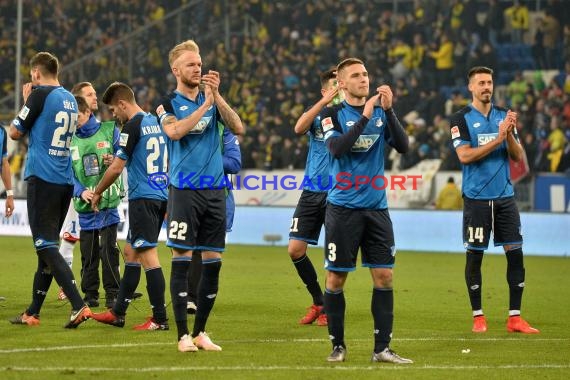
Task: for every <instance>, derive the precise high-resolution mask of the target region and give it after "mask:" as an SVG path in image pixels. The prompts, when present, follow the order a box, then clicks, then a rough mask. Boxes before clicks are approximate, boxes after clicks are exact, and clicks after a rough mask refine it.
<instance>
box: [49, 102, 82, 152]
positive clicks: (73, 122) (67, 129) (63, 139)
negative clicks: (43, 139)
mask: <svg viewBox="0 0 570 380" xmlns="http://www.w3.org/2000/svg"><path fill="white" fill-rule="evenodd" d="M55 122H56V123H58V124H61V127H57V128H56V129H55V131H54V132H53V138H52V139H51V146H53V147H54V148H65V149H69V145H70V144H71V136H73V133H74V132H75V128H76V127H77V114H76V113H68V112H65V111H59V112H58V113H57V114H55Z"/></svg>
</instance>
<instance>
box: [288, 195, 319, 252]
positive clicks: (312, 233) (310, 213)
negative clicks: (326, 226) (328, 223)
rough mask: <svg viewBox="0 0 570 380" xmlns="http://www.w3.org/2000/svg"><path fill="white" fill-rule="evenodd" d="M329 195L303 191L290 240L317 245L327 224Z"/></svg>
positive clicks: (296, 209) (291, 228) (290, 232)
mask: <svg viewBox="0 0 570 380" xmlns="http://www.w3.org/2000/svg"><path fill="white" fill-rule="evenodd" d="M326 209H327V193H326V192H324V193H317V192H315V191H307V190H303V192H302V193H301V197H300V198H299V202H298V203H297V208H295V213H294V214H293V219H292V220H291V227H290V228H289V239H294V240H302V241H306V242H307V243H309V244H317V243H318V242H319V236H320V234H321V228H322V226H323V223H324V222H325V212H326Z"/></svg>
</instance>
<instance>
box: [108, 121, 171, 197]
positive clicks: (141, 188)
mask: <svg viewBox="0 0 570 380" xmlns="http://www.w3.org/2000/svg"><path fill="white" fill-rule="evenodd" d="M116 156H117V157H119V158H120V159H122V160H126V161H127V164H126V168H127V177H128V185H129V200H133V199H140V198H142V199H156V200H161V201H165V200H166V199H167V197H168V193H167V185H168V183H167V179H168V178H167V170H168V149H167V137H166V135H165V134H164V133H163V131H162V128H161V126H160V123H159V122H158V119H157V118H156V116H154V115H151V114H150V113H142V112H139V113H137V114H136V115H135V116H134V117H133V118H131V119H130V120H129V121H128V122H127V123H126V124H125V125H124V127H123V129H122V131H121V136H120V138H119V150H118V151H117V153H116Z"/></svg>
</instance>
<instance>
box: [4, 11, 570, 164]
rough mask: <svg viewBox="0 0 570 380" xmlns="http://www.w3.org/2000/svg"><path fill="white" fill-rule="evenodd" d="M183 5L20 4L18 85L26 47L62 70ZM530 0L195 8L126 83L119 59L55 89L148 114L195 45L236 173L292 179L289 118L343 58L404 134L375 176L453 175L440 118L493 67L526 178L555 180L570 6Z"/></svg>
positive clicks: (295, 140)
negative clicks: (215, 83) (115, 93)
mask: <svg viewBox="0 0 570 380" xmlns="http://www.w3.org/2000/svg"><path fill="white" fill-rule="evenodd" d="M190 2H191V1H190V0H188V1H184V0H180V1H166V0H153V1H147V2H144V4H145V6H144V9H142V10H139V9H138V8H136V7H134V6H133V3H134V2H133V1H129V0H105V1H97V0H90V1H82V2H75V1H56V0H46V1H43V2H37V1H33V0H24V34H23V56H24V59H23V68H22V71H23V72H22V75H23V78H27V72H25V70H26V68H25V65H26V62H27V59H28V58H29V57H30V56H31V55H32V54H33V53H35V52H36V51H40V50H49V51H52V52H53V53H55V54H56V55H57V56H58V57H59V58H60V60H61V61H62V63H63V66H64V67H65V65H66V64H68V63H71V62H73V61H75V60H77V59H79V58H81V57H82V56H84V55H86V54H88V53H91V52H94V51H97V50H98V49H100V48H103V47H106V46H112V45H113V43H114V42H116V41H118V40H119V39H120V38H121V37H122V36H124V35H126V34H128V33H130V32H132V31H136V30H137V28H139V27H142V26H143V25H146V24H148V23H151V22H159V21H160V20H162V19H163V18H164V17H165V15H167V14H168V13H169V12H172V11H174V10H175V9H176V8H177V7H179V6H184V5H185V4H186V5H188V4H189V3H190ZM14 3H15V2H14V1H11V0H0V22H2V25H3V26H4V27H3V29H2V32H1V33H2V35H1V38H0V55H1V56H2V59H1V60H0V70H2V72H4V73H10V72H13V71H14V69H13V67H14V60H13V57H14V49H15V45H14V44H15V42H14V41H15V39H14V35H15V32H14V31H15V24H14V18H13V17H12V15H14V14H15V4H14ZM539 3H540V6H541V8H540V11H539V12H536V9H535V8H534V7H535V6H536V4H537V2H536V1H535V0H530V1H517V0H514V1H499V0H437V1H436V0H421V1H420V0H413V1H412V0H410V1H398V2H397V12H394V10H395V8H394V3H393V2H391V1H372V0H355V1H338V0H315V1H313V0H305V1H262V0H233V1H228V2H217V1H216V2H214V1H203V2H200V7H198V8H196V7H194V8H191V9H190V10H191V11H189V12H187V13H185V17H184V18H183V23H184V26H182V27H180V25H178V26H176V25H177V24H176V23H174V22H170V21H168V22H164V23H163V24H159V25H157V26H156V27H154V28H153V29H151V32H149V33H147V34H145V38H144V49H142V50H141V48H140V47H137V49H139V50H140V51H139V50H137V51H135V54H134V57H135V59H136V62H137V63H136V64H135V65H131V66H134V67H135V68H136V70H135V71H136V72H134V74H133V72H131V73H129V72H127V71H128V70H127V67H129V66H128V62H126V52H125V51H123V50H118V51H115V53H114V54H109V55H104V56H102V57H101V58H100V59H97V60H96V64H94V65H93V64H92V65H89V67H87V68H86V69H85V70H84V72H83V75H84V76H83V77H65V76H63V78H64V85H66V86H67V87H70V86H71V85H72V84H73V83H75V82H77V81H82V80H89V81H92V82H93V83H94V84H95V85H96V89H97V90H98V91H99V93H101V92H102V91H103V90H104V88H105V87H106V85H108V84H109V83H110V82H111V81H114V80H123V81H127V82H128V83H129V84H130V85H131V86H132V87H133V88H134V89H135V91H136V95H137V98H138V100H139V103H140V104H141V105H143V107H144V108H145V109H146V110H148V111H153V110H154V106H155V105H156V104H157V103H158V100H159V98H160V97H161V96H162V95H163V94H165V93H167V92H168V91H170V90H172V89H173V87H174V83H175V81H173V78H172V76H171V75H170V74H169V67H168V62H167V52H168V50H169V49H170V48H171V47H172V46H174V44H175V43H176V42H179V41H177V38H183V39H184V38H194V39H196V40H197V42H198V43H199V44H200V46H201V49H202V59H203V62H204V68H205V69H209V68H212V69H216V70H218V71H220V72H221V79H222V92H223V93H224V95H225V96H226V99H228V101H229V103H230V104H232V105H234V106H235V107H236V108H237V111H238V112H239V114H240V116H241V117H242V120H243V121H244V124H245V125H246V128H247V133H246V135H245V136H240V139H241V144H242V154H243V167H244V168H258V169H267V170H270V169H281V168H289V169H293V168H294V169H301V168H304V165H305V157H306V150H307V139H306V138H303V137H302V138H299V137H298V136H295V134H294V132H293V126H294V124H295V121H296V120H297V118H298V117H299V116H300V115H301V113H302V112H303V111H304V110H305V109H306V108H307V107H309V106H311V105H312V104H314V103H315V102H316V101H317V100H318V99H319V97H320V84H319V77H318V74H319V72H321V71H324V70H326V69H328V68H330V67H331V66H334V65H335V64H336V63H337V62H338V61H339V60H340V59H342V58H346V57H350V56H356V57H359V58H361V59H363V60H364V62H365V63H366V67H367V69H368V70H369V75H370V78H371V87H374V86H376V85H378V84H381V83H388V84H390V85H391V86H392V89H393V91H394V93H395V99H396V100H395V106H394V107H395V110H396V112H397V114H398V115H399V116H400V118H401V119H402V120H404V121H405V123H406V124H407V130H408V133H409V134H410V136H412V149H410V153H408V154H406V155H404V156H402V157H401V158H400V159H399V160H398V161H393V160H391V159H389V160H388V161H387V166H388V167H387V169H394V170H403V169H406V168H409V167H411V166H413V165H415V164H416V163H417V162H419V161H420V160H422V159H425V158H441V159H442V169H444V170H458V169H459V162H458V160H457V158H456V157H455V153H454V152H453V149H452V147H451V146H450V137H449V124H448V121H447V116H449V115H450V114H451V113H452V112H455V111H457V110H459V109H460V108H461V107H464V106H465V105H466V104H467V103H468V102H469V100H470V95H469V93H468V92H466V73H467V71H468V69H469V68H470V67H472V66H474V65H485V66H489V67H492V68H493V69H494V70H495V85H496V86H495V87H496V89H495V90H496V95H495V101H496V102H497V103H498V104H499V105H502V106H505V107H509V108H512V109H514V110H516V111H517V112H519V113H520V117H519V126H518V129H519V134H520V136H521V140H522V142H523V144H524V146H525V149H526V152H527V156H528V161H529V166H530V168H531V171H551V172H556V171H567V170H570V162H569V161H570V144H569V143H568V141H570V21H569V20H570V14H569V13H570V7H568V6H566V5H565V4H564V2H563V1H561V0H544V1H540V2H539ZM197 9H199V12H198V11H197ZM245 23H248V25H251V27H250V28H248V30H247V32H244V30H245V29H244V24H245ZM180 32H182V33H180ZM226 37H228V38H226ZM121 46H124V45H121ZM133 70H134V69H133ZM131 71H132V70H131ZM547 72H554V75H546V73H547ZM529 73H530V74H529ZM2 81H3V82H2V83H0V86H1V88H0V98H2V97H4V96H5V95H6V94H9V93H10V92H11V91H13V88H12V87H13V80H12V79H11V78H10V77H9V76H3V79H2ZM501 87H502V88H504V91H501ZM108 116H109V115H108V114H105V113H103V114H102V115H101V117H102V118H103V119H104V118H106V117H108ZM387 154H389V153H387ZM390 166H393V167H392V168H391V167H390Z"/></svg>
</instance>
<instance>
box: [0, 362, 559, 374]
mask: <svg viewBox="0 0 570 380" xmlns="http://www.w3.org/2000/svg"><path fill="white" fill-rule="evenodd" d="M380 367H381V368H382V371H386V370H395V371H402V370H412V371H414V370H456V371H463V370H487V369H503V370H509V369H513V370H520V369H568V368H570V364H537V365H532V364H519V365H496V366H492V365H480V366H477V365H458V366H457V365H421V366H420V365H406V366H398V365H381V364H380V365H377V366H363V367H357V366H352V367H351V366H346V365H332V364H331V365H330V366H225V367H221V366H200V367H146V368H139V367H136V368H125V367H116V368H115V367H0V372H7V371H10V372H64V371H73V372H89V373H93V372H114V371H120V372H133V373H137V372H138V373H143V372H161V373H165V372H182V371H184V372H188V371H210V372H211V371H378V369H379V368H380Z"/></svg>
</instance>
